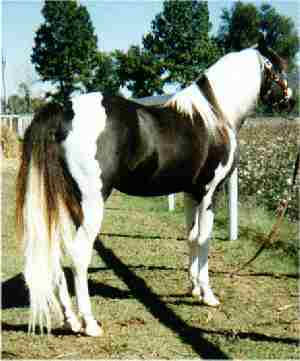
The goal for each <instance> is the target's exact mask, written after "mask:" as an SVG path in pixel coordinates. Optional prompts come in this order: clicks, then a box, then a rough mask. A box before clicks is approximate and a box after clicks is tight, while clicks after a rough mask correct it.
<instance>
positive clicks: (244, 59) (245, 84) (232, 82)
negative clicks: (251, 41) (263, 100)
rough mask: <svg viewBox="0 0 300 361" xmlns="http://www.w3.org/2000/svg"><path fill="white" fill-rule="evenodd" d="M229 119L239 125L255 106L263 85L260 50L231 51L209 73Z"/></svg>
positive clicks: (212, 85) (215, 92)
mask: <svg viewBox="0 0 300 361" xmlns="http://www.w3.org/2000/svg"><path fill="white" fill-rule="evenodd" d="M205 75H206V76H207V78H208V80H209V82H210V84H211V87H212V89H213V91H214V95H215V98H216V100H217V102H218V105H219V107H220V109H221V110H222V113H223V114H224V117H225V118H226V120H227V121H228V122H229V123H230V124H231V125H232V126H233V127H234V128H236V129H239V128H240V125H241V122H242V121H243V119H245V117H246V116H247V114H248V113H249V111H250V110H251V109H252V108H253V107H254V106H255V104H256V101H257V99H258V95H259V92H260V87H261V64H260V60H259V55H258V53H257V51H256V50H253V49H247V50H243V51H241V52H239V53H231V54H228V55H226V56H224V57H223V58H221V59H220V60H219V61H218V62H217V63H216V64H214V65H213V66H211V67H210V68H209V69H208V70H207V71H206V74H205Z"/></svg>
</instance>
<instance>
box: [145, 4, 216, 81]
mask: <svg viewBox="0 0 300 361" xmlns="http://www.w3.org/2000/svg"><path fill="white" fill-rule="evenodd" d="M210 29H211V23H210V22H209V12H208V5H207V1H180V0H167V1H165V2H164V7H163V11H162V12H161V13H159V14H158V15H157V16H156V17H155V19H154V20H153V22H152V31H151V32H150V33H148V34H147V35H145V36H144V38H143V45H144V48H145V50H146V51H148V52H149V53H150V54H151V55H152V56H154V57H155V58H156V59H157V61H160V62H161V63H162V64H163V66H164V70H165V72H166V73H167V76H166V77H165V80H164V83H170V82H178V83H180V84H181V86H186V85H187V84H188V83H189V82H191V81H193V80H194V79H195V78H197V77H198V76H199V75H200V73H201V72H202V71H203V70H204V69H206V68H207V67H208V66H209V65H211V64H212V63H213V62H214V61H215V60H216V59H217V58H218V56H219V50H218V47H217V45H216V44H215V43H214V42H213V41H212V39H210V37H209V31H210Z"/></svg>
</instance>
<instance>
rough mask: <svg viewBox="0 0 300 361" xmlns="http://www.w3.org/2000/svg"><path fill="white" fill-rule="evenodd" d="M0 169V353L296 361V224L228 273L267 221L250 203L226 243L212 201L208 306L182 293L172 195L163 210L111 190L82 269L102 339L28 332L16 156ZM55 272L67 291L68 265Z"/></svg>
mask: <svg viewBox="0 0 300 361" xmlns="http://www.w3.org/2000/svg"><path fill="white" fill-rule="evenodd" d="M2 173H3V178H2V179H3V181H2V183H3V184H2V192H3V193H2V255H3V257H2V271H3V274H2V279H3V280H4V281H3V284H2V286H3V288H2V290H3V298H2V309H3V310H2V357H3V359H72V360H75V359H103V358H104V359H106V358H115V359H129V358H130V359H185V358H187V359H191V358H199V357H200V358H213V359H218V358H219V359H227V358H229V359H231V358H232V359H299V348H298V346H299V345H298V335H299V319H298V316H297V314H298V292H297V274H298V243H297V226H296V224H292V223H289V222H286V223H285V224H284V225H283V227H282V230H281V233H280V236H279V239H278V241H277V242H276V243H275V244H274V245H273V246H272V247H271V248H269V249H267V250H266V251H265V252H264V253H263V254H262V255H261V256H260V257H259V258H258V259H257V260H256V261H255V262H254V263H252V264H251V265H250V267H249V268H247V269H245V270H244V271H243V272H241V273H240V274H239V275H236V276H234V277H230V273H231V271H233V270H234V269H236V267H237V266H239V265H241V264H243V263H244V262H245V261H247V260H248V258H250V257H251V256H252V255H253V254H254V253H255V251H256V250H257V248H258V247H259V239H260V237H259V235H261V234H267V233H268V232H269V230H270V228H271V226H272V224H273V222H274V217H273V216H272V214H269V213H267V212H266V211H265V210H263V209H260V208H251V204H248V205H247V207H244V206H242V207H240V208H241V212H242V213H241V227H240V237H239V239H238V240H237V241H234V242H230V241H228V240H227V226H226V223H227V212H226V207H224V203H223V202H222V201H221V202H220V210H219V211H218V212H217V217H216V227H215V229H214V238H213V241H212V246H211V251H210V270H211V281H212V284H213V287H214V290H215V292H216V294H217V295H218V296H219V298H220V300H221V302H222V304H221V306H220V307H219V308H216V309H213V308H209V307H206V306H203V305H201V304H200V303H198V302H197V301H195V300H194V299H192V298H191V297H190V296H189V294H188V287H189V283H188V277H187V258H188V253H187V251H188V250H187V245H186V242H185V241H184V237H185V230H184V215H183V201H182V196H181V195H180V196H178V197H177V198H176V210H175V212H173V213H169V212H168V211H167V200H166V198H165V197H164V198H156V199H140V198H133V197H127V196H125V195H121V194H120V193H117V192H115V193H114V194H113V196H112V197H111V198H110V200H109V202H108V203H107V205H106V214H105V218H104V224H103V227H102V230H101V234H100V240H101V241H100V240H98V241H97V242H96V244H95V250H94V254H93V259H92V263H91V265H90V268H89V288H90V293H91V299H92V304H93V309H94V311H95V314H96V315H97V318H98V319H99V320H100V321H101V322H102V323H103V325H104V329H105V334H104V336H103V337H102V338H96V339H95V338H87V337H83V336H75V335H72V334H69V333H66V332H64V331H63V330H61V329H60V328H58V327H55V329H54V331H53V333H52V334H51V335H50V336H43V337H42V336H39V335H36V336H28V335H27V322H28V295H27V291H26V289H25V286H24V282H23V278H22V276H21V272H22V267H23V257H22V252H23V250H22V245H20V244H18V243H17V241H16V238H15V228H14V206H15V192H14V187H15V174H16V162H15V161H10V162H5V166H3V167H2ZM65 271H66V275H67V278H68V281H69V282H68V283H69V288H70V292H71V294H72V296H74V286H73V283H72V278H71V272H70V268H69V264H68V262H66V263H65Z"/></svg>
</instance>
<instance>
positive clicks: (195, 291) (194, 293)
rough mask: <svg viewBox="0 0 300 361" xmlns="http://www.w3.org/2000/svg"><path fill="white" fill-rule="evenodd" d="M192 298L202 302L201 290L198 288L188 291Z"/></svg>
mask: <svg viewBox="0 0 300 361" xmlns="http://www.w3.org/2000/svg"><path fill="white" fill-rule="evenodd" d="M190 292H191V294H192V297H194V298H196V299H197V300H198V301H202V295H201V290H200V288H199V287H194V288H191V289H190Z"/></svg>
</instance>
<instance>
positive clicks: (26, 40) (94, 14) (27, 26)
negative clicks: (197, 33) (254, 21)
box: [0, 0, 300, 96]
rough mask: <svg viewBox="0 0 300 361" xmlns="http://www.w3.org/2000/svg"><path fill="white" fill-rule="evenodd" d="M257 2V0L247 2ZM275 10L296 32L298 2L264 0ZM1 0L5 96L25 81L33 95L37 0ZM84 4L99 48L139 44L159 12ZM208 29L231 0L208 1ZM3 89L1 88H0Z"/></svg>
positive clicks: (115, 0) (132, 4)
mask: <svg viewBox="0 0 300 361" xmlns="http://www.w3.org/2000/svg"><path fill="white" fill-rule="evenodd" d="M247 2H252V3H254V4H256V5H260V4H261V1H247ZM264 2H268V3H271V4H272V6H274V7H275V8H276V10H277V11H278V12H279V13H280V14H282V15H285V16H289V17H291V18H292V19H293V20H294V22H295V24H296V25H297V26H298V29H299V33H300V5H299V3H298V2H297V1H295V0H293V1H292V0H285V1H283V0H281V1H264ZM0 3H1V10H0V11H1V13H0V15H1V20H2V21H1V25H2V26H1V34H2V36H1V49H2V54H3V55H4V57H5V59H6V66H5V79H6V81H5V83H6V93H7V96H9V95H11V94H14V93H16V92H17V90H18V85H19V84H20V83H21V82H23V81H25V82H26V83H27V84H30V83H33V84H34V85H33V87H32V89H33V92H34V93H35V94H34V95H39V94H40V93H41V92H42V91H43V89H44V88H43V84H42V83H41V82H40V81H38V75H37V74H36V73H35V70H34V67H33V66H32V64H31V62H30V55H31V52H32V45H33V41H34V35H35V32H36V30H37V29H38V27H39V26H40V24H42V23H43V20H44V18H43V16H42V15H41V9H42V7H43V1H41V0H0ZM80 3H81V4H83V5H85V6H86V8H87V10H88V12H89V14H90V16H91V19H92V22H93V25H94V27H95V31H96V34H97V36H98V48H99V50H101V51H107V52H108V51H111V50H114V49H122V50H127V49H128V48H129V46H130V45H133V44H141V39H142V36H143V35H144V34H145V33H146V32H148V31H150V30H151V22H152V20H153V19H154V17H155V15H156V14H158V13H159V12H161V11H162V1H160V0H135V1H133V0H80ZM208 6H209V14H210V21H211V22H212V24H213V28H212V32H213V33H216V32H217V30H218V27H219V25H220V15H221V13H222V9H223V8H230V7H231V6H232V1H231V2H230V1H223V0H222V1H209V2H208ZM1 92H3V87H1Z"/></svg>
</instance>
